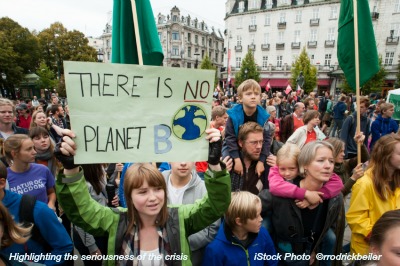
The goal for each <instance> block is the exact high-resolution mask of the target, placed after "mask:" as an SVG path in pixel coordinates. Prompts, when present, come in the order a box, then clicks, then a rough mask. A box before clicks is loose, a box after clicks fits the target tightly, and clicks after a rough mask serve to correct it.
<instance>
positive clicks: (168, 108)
mask: <svg viewBox="0 0 400 266" xmlns="http://www.w3.org/2000/svg"><path fill="white" fill-rule="evenodd" d="M64 69H65V71H64V72H65V83H66V90H67V96H68V103H69V107H70V119H71V128H72V130H73V131H74V132H75V134H76V136H77V137H76V139H75V142H76V144H77V153H76V156H75V161H76V163H115V162H173V161H205V160H206V159H207V154H208V141H206V140H205V130H206V129H207V128H208V127H209V121H210V120H211V101H212V94H213V90H214V88H213V84H214V75H215V72H214V71H211V70H193V69H185V68H168V67H155V66H138V65H126V64H105V63H87V62H68V61H66V62H64Z"/></svg>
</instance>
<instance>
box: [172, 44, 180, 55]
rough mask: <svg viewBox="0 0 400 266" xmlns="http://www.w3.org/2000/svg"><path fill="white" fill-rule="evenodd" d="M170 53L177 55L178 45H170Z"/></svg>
mask: <svg viewBox="0 0 400 266" xmlns="http://www.w3.org/2000/svg"><path fill="white" fill-rule="evenodd" d="M172 55H174V56H177V55H179V46H172Z"/></svg>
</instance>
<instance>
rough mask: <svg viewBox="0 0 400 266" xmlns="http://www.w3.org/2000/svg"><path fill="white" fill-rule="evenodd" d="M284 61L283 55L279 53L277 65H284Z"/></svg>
mask: <svg viewBox="0 0 400 266" xmlns="http://www.w3.org/2000/svg"><path fill="white" fill-rule="evenodd" d="M282 62H283V55H278V56H277V57H276V66H277V67H282Z"/></svg>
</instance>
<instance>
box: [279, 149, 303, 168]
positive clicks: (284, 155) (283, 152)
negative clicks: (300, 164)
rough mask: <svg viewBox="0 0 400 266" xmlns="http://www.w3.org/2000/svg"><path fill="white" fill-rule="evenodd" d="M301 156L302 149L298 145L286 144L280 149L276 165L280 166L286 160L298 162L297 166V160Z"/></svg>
mask: <svg viewBox="0 0 400 266" xmlns="http://www.w3.org/2000/svg"><path fill="white" fill-rule="evenodd" d="M299 154H300V148H299V146H297V145H296V144H293V143H286V144H285V145H283V146H282V148H280V149H279V151H278V153H277V154H276V165H278V166H279V165H280V163H281V162H282V161H283V160H285V159H290V160H293V161H295V162H296V165H297V158H298V157H299Z"/></svg>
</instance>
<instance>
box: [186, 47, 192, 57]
mask: <svg viewBox="0 0 400 266" xmlns="http://www.w3.org/2000/svg"><path fill="white" fill-rule="evenodd" d="M187 56H188V57H192V47H188V49H187Z"/></svg>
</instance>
